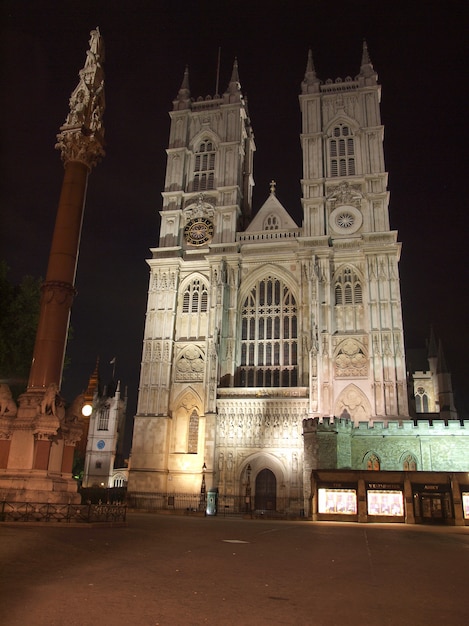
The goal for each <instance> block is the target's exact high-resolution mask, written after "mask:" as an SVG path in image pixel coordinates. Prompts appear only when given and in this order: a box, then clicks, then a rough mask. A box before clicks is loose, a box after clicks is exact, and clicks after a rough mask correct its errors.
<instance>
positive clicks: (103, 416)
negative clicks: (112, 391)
mask: <svg viewBox="0 0 469 626" xmlns="http://www.w3.org/2000/svg"><path fill="white" fill-rule="evenodd" d="M108 429H109V405H107V404H106V405H104V406H103V407H101V408H100V409H99V412H98V430H108Z"/></svg>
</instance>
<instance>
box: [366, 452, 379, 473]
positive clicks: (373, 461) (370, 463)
mask: <svg viewBox="0 0 469 626" xmlns="http://www.w3.org/2000/svg"><path fill="white" fill-rule="evenodd" d="M365 463H366V465H365V467H366V469H367V470H371V471H374V472H377V471H379V469H380V467H381V464H380V462H379V458H378V457H377V455H376V454H374V453H373V452H371V453H370V454H369V455H368V456H367V458H366V462H365Z"/></svg>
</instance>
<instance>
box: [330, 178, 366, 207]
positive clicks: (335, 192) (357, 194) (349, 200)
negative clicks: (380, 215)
mask: <svg viewBox="0 0 469 626" xmlns="http://www.w3.org/2000/svg"><path fill="white" fill-rule="evenodd" d="M362 198H363V194H362V192H361V191H360V185H351V184H350V183H347V182H343V183H340V184H339V185H333V186H331V187H329V189H328V194H327V199H328V200H330V201H334V202H335V204H336V205H337V206H340V205H343V204H350V205H353V206H356V207H359V206H360V202H361V199H362Z"/></svg>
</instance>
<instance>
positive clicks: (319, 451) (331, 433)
mask: <svg viewBox="0 0 469 626" xmlns="http://www.w3.org/2000/svg"><path fill="white" fill-rule="evenodd" d="M303 435H304V439H305V468H306V467H308V468H310V469H342V468H344V469H345V468H348V469H354V470H361V469H368V468H370V469H371V467H369V464H370V463H371V459H372V458H373V460H374V462H375V463H376V462H377V463H378V464H379V469H380V470H383V471H399V470H404V469H405V464H406V463H407V464H409V463H410V464H412V463H415V467H414V469H416V470H419V471H440V472H441V471H443V472H444V471H459V472H465V471H469V455H468V454H467V451H468V449H469V421H462V422H460V421H456V420H455V421H449V422H447V423H445V422H444V420H433V421H432V422H429V421H417V422H414V421H412V420H403V421H401V422H399V421H388V422H381V421H375V422H374V423H369V422H360V423H359V424H358V426H354V425H353V423H352V422H351V420H348V419H339V418H324V419H323V420H320V419H319V418H308V419H305V420H303ZM412 467H413V466H412Z"/></svg>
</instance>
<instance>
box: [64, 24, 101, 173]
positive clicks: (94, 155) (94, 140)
mask: <svg viewBox="0 0 469 626" xmlns="http://www.w3.org/2000/svg"><path fill="white" fill-rule="evenodd" d="M89 46H90V48H89V50H87V52H86V60H85V65H84V67H83V69H81V70H80V72H79V77H80V79H79V81H78V85H77V86H76V87H75V90H74V91H73V92H72V95H71V96H70V101H69V105H70V113H69V114H68V115H67V119H66V120H65V124H64V125H63V126H61V127H60V131H61V132H60V133H59V134H58V135H57V144H56V146H55V147H56V148H57V149H58V150H60V152H61V154H62V160H63V161H64V162H65V163H67V162H68V161H81V162H82V163H85V165H86V166H87V167H88V168H89V169H91V168H92V167H93V166H94V165H96V164H97V163H98V162H99V161H100V160H101V159H102V157H103V156H104V149H103V146H104V126H103V114H104V109H105V100H104V70H103V66H102V64H103V62H104V42H103V39H102V37H101V33H100V32H99V28H96V29H95V30H92V31H91V33H90V41H89Z"/></svg>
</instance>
